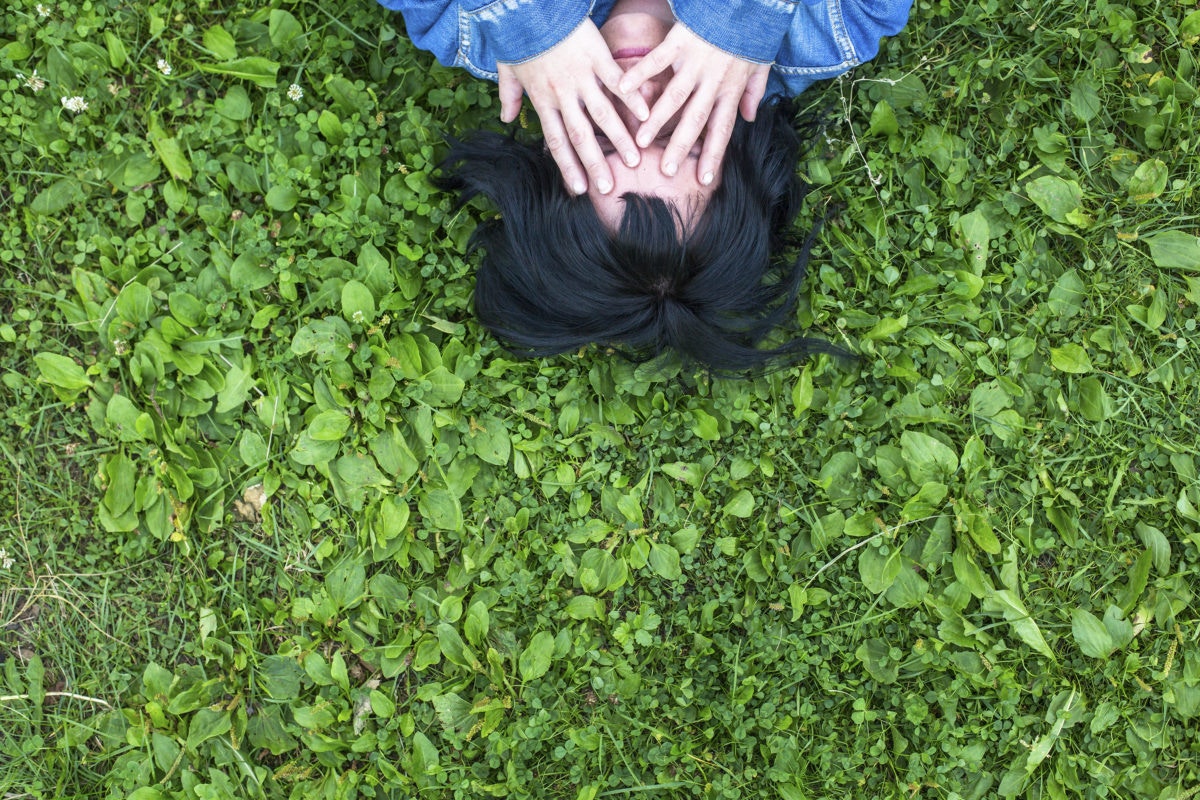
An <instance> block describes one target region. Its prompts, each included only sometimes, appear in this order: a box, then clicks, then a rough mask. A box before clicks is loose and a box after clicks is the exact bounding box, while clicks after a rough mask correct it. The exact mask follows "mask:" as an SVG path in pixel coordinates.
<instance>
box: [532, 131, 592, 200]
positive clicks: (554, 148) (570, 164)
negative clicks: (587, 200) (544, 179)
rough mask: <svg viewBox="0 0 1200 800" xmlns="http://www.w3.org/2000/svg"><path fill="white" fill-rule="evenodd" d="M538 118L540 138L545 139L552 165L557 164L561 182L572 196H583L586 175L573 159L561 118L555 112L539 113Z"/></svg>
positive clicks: (572, 150) (572, 149) (573, 155)
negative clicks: (540, 126) (540, 125)
mask: <svg viewBox="0 0 1200 800" xmlns="http://www.w3.org/2000/svg"><path fill="white" fill-rule="evenodd" d="M538 118H539V119H540V120H541V122H542V136H543V137H545V140H546V147H547V149H549V150H550V156H551V157H552V158H553V159H554V163H555V164H558V171H559V172H561V173H562V176H563V180H564V181H565V182H566V184H567V186H568V187H569V188H570V190H571V193H572V194H575V195H580V194H584V193H585V192H587V187H588V184H587V173H586V172H584V171H583V167H582V166H580V164H579V160H578V159H577V158H576V157H575V149H574V148H573V147H571V141H570V139H569V138H568V137H567V130H566V128H565V127H564V126H563V121H562V118H561V117H560V116H559V115H558V113H557V112H550V113H542V112H539V113H538Z"/></svg>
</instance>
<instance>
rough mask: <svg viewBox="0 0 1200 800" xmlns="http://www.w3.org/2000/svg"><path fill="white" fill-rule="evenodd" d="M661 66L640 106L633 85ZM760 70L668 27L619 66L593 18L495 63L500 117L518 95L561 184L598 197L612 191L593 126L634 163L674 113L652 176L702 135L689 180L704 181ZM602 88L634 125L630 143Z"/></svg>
mask: <svg viewBox="0 0 1200 800" xmlns="http://www.w3.org/2000/svg"><path fill="white" fill-rule="evenodd" d="M668 67H672V68H674V73H675V74H674V76H673V77H672V78H671V80H670V82H669V83H668V84H667V85H666V87H665V88H664V89H663V92H662V95H661V96H660V97H659V99H658V100H657V101H656V102H655V104H654V107H653V108H650V107H649V106H648V105H647V103H646V100H645V98H644V97H643V96H642V95H641V93H640V92H639V89H640V88H641V86H642V84H643V83H645V82H646V81H647V80H649V79H651V78H653V77H654V76H656V75H659V74H660V73H662V72H664V71H665V70H666V69H667V68H668ZM769 72H770V65H769V64H755V63H752V62H749V61H745V60H743V59H740V58H737V57H736V56H732V55H730V54H728V53H726V52H724V51H722V50H720V49H718V48H716V47H714V46H712V45H711V44H709V43H708V42H706V41H704V40H703V39H701V38H700V37H698V36H696V35H695V34H694V33H692V32H691V31H689V30H688V29H687V28H685V27H684V26H683V25H680V24H678V23H676V24H675V26H674V27H672V28H671V30H670V31H669V32H668V33H667V36H666V38H665V39H664V40H663V42H662V43H661V44H660V45H658V47H656V48H654V49H653V50H652V51H650V53H648V54H647V55H646V56H645V57H644V58H643V59H642V60H641V61H640V62H639V63H638V64H636V65H635V66H634V67H633V68H631V69H630V70H629V72H624V71H623V70H622V69H621V68H620V66H618V65H617V63H616V62H615V61H614V60H613V58H612V54H611V53H610V52H609V50H608V45H607V44H606V43H605V42H604V39H603V38H602V37H601V35H600V31H599V30H597V28H596V26H595V24H594V23H593V22H592V21H591V20H584V22H583V24H581V25H580V26H579V27H578V28H576V29H575V31H574V32H573V33H572V34H571V35H570V36H568V37H567V38H566V39H563V40H562V41H561V42H559V43H558V44H557V45H555V46H554V47H553V48H551V49H550V50H548V51H546V52H545V53H543V54H542V55H540V56H538V57H537V58H534V59H532V60H530V61H526V62H524V63H521V64H501V65H500V66H499V88H500V119H501V120H503V121H504V122H511V121H513V120H514V119H516V118H517V115H518V113H520V110H521V101H522V96H523V95H524V94H526V93H527V94H528V95H529V100H530V102H531V103H533V107H534V109H535V110H536V111H537V113H538V117H539V118H540V119H541V123H542V133H543V134H544V135H545V137H546V146H547V147H549V149H550V153H551V155H552V156H553V157H554V161H555V163H557V164H558V168H559V170H560V171H561V172H562V174H563V178H564V179H565V180H566V183H567V186H569V187H571V190H572V191H573V192H574V193H575V194H583V193H584V192H586V191H587V188H588V185H589V181H590V183H591V185H593V186H595V187H596V189H598V190H599V191H600V193H601V194H607V193H608V192H610V191H611V190H612V187H613V175H612V170H611V169H610V168H609V165H608V162H607V161H606V160H605V158H604V153H603V152H602V150H601V148H600V145H599V143H598V142H597V141H596V131H595V130H594V128H593V123H595V127H596V128H599V129H600V130H601V131H602V132H603V133H604V135H606V136H607V137H608V139H609V141H611V142H612V145H613V147H615V148H616V152H617V153H618V155H620V157H621V159H622V160H623V161H624V162H625V163H626V164H628V165H629V166H636V165H637V164H638V162H639V160H640V159H641V154H640V149H641V148H642V147H646V146H648V145H649V144H650V143H651V142H652V141H654V138H655V137H656V136H658V133H659V131H660V130H661V129H662V127H663V126H664V125H665V124H666V123H667V122H668V121H670V120H671V118H672V117H674V116H675V114H676V112H679V111H680V109H682V112H681V113H680V117H679V122H678V124H677V125H676V126H675V130H674V131H673V132H672V133H671V138H670V142H669V143H668V144H667V146H666V148H665V150H664V151H663V157H662V161H661V169H662V172H663V174H664V175H666V176H668V177H670V176H673V175H674V174H676V172H677V171H678V168H679V165H680V164H682V163H683V162H684V159H685V158H686V156H687V155H688V153H689V152H690V151H691V149H692V146H693V145H694V144H695V143H696V140H697V139H699V138H700V134H701V133H704V134H705V137H704V144H703V146H702V148H701V151H700V158H699V163H698V166H697V172H696V178H697V180H699V181H700V183H701V184H703V185H708V184H710V183H712V181H713V179H714V177H715V176H716V175H717V172H718V170H720V167H721V159H722V158H723V157H724V155H725V148H726V146H727V145H728V144H729V137H730V135H731V134H732V133H733V127H734V124H735V123H736V122H737V115H738V112H739V110H740V112H741V115H742V116H743V117H745V118H746V119H747V120H748V121H753V120H754V116H755V113H756V112H757V111H758V104H759V102H760V101H761V100H762V97H763V94H764V93H765V92H766V88H767V76H768V74H769ZM605 89H607V90H608V92H611V93H612V96H613V98H615V99H619V100H620V101H621V102H623V103H624V104H625V105H626V106H627V107H628V108H629V110H630V111H632V112H633V114H634V116H636V117H637V118H638V119H639V120H641V121H642V122H641V125H640V127H639V128H638V130H637V139H636V141H635V139H634V137H633V136H631V135H630V133H629V131H628V130H627V129H626V128H625V123H624V122H622V120H621V117H620V115H619V114H618V113H617V110H616V108H615V106H614V105H613V101H612V99H610V97H609V95H608V94H607V93H606V92H605Z"/></svg>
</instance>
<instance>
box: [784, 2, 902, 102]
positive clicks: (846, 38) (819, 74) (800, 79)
mask: <svg viewBox="0 0 1200 800" xmlns="http://www.w3.org/2000/svg"><path fill="white" fill-rule="evenodd" d="M911 8H912V0H817V2H813V3H808V2H805V3H801V4H798V5H797V7H796V13H795V14H794V15H793V17H792V19H791V21H790V24H789V27H788V30H787V33H786V34H785V35H784V37H783V42H782V44H781V46H780V49H779V53H778V55H777V56H776V58H775V66H774V67H773V68H772V70H771V77H770V80H769V81H768V84H767V94H768V95H773V94H783V95H798V94H800V93H801V92H803V91H804V90H805V89H807V88H808V87H809V86H811V85H812V84H813V83H815V82H816V81H819V80H823V79H826V78H834V77H837V76H838V75H841V74H842V73H844V72H847V71H849V70H850V69H852V68H853V67H856V66H858V65H859V64H861V63H863V62H864V61H870V60H871V59H872V58H874V57H875V56H876V54H877V53H878V52H879V39H880V37H883V36H892V35H893V34H896V33H899V32H900V31H901V30H902V29H903V28H904V25H905V24H906V23H907V22H908V15H909V11H910V10H911Z"/></svg>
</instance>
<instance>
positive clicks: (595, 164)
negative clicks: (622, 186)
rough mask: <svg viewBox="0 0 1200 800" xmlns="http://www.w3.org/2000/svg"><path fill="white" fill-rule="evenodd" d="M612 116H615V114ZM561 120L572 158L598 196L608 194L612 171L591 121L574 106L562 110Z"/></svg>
mask: <svg viewBox="0 0 1200 800" xmlns="http://www.w3.org/2000/svg"><path fill="white" fill-rule="evenodd" d="M610 108H611V106H610ZM613 116H614V117H615V116H616V113H615V112H614V113H613ZM562 118H563V124H564V125H565V126H566V134H567V140H568V143H569V147H570V149H571V151H572V153H571V155H572V157H573V158H574V159H578V161H579V162H581V163H582V164H583V168H584V170H586V171H587V174H588V176H589V180H590V182H591V185H592V186H595V187H596V190H597V191H599V192H600V194H608V193H609V192H611V191H612V188H613V178H612V170H611V169H609V166H608V161H606V160H605V158H604V152H603V151H601V149H600V144H599V143H598V142H597V141H596V132H595V131H594V130H593V129H592V121H591V119H589V118H588V115H587V114H586V113H584V110H583V108H582V107H580V106H576V105H572V106H569V107H567V108H564V109H563V110H562ZM626 135H627V136H628V134H626ZM560 163H561V162H560Z"/></svg>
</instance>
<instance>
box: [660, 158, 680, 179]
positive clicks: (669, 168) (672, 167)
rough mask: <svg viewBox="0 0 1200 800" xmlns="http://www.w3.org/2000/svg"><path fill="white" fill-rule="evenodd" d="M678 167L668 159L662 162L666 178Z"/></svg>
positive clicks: (672, 174)
mask: <svg viewBox="0 0 1200 800" xmlns="http://www.w3.org/2000/svg"><path fill="white" fill-rule="evenodd" d="M678 169H679V167H678V166H676V165H675V164H672V163H671V162H670V161H668V162H666V163H665V164H663V168H662V171H663V174H664V175H666V176H667V177H668V178H670V177H673V176H674V175H675V172H676V170H678Z"/></svg>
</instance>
